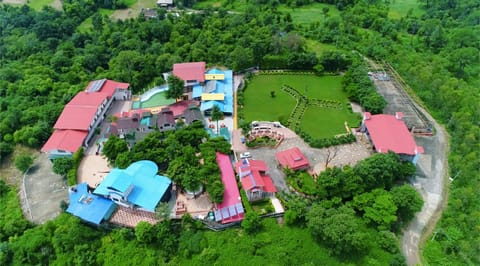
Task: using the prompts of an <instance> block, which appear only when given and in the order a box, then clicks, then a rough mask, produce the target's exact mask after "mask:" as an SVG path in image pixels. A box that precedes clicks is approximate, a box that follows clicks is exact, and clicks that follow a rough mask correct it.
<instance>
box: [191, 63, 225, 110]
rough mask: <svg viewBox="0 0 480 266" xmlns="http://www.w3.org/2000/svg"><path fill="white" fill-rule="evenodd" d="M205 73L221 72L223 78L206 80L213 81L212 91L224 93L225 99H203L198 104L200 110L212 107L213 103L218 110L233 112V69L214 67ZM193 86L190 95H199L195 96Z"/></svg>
mask: <svg viewBox="0 0 480 266" xmlns="http://www.w3.org/2000/svg"><path fill="white" fill-rule="evenodd" d="M207 74H223V75H224V77H225V78H224V79H223V80H216V81H207V83H208V82H215V90H214V91H212V93H223V94H224V95H225V99H224V100H223V101H204V102H202V105H201V106H200V110H202V111H206V110H210V109H212V108H213V105H216V106H218V108H220V111H222V112H224V113H233V71H232V70H219V69H216V68H213V69H210V70H209V71H207ZM195 95H196V93H195V87H194V88H193V92H192V97H200V96H201V93H200V95H199V96H195Z"/></svg>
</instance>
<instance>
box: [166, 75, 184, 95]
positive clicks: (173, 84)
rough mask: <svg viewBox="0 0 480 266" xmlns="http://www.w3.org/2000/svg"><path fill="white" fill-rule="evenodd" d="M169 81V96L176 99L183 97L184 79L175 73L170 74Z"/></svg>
mask: <svg viewBox="0 0 480 266" xmlns="http://www.w3.org/2000/svg"><path fill="white" fill-rule="evenodd" d="M167 83H168V91H167V98H170V99H175V100H176V99H178V98H181V97H182V95H183V92H184V81H183V80H181V79H180V78H179V77H177V76H175V75H170V76H168V79H167Z"/></svg>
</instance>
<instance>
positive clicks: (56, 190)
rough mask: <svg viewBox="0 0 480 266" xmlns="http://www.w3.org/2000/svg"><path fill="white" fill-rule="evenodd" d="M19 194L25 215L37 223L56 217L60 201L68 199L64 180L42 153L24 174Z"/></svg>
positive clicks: (58, 212)
mask: <svg viewBox="0 0 480 266" xmlns="http://www.w3.org/2000/svg"><path fill="white" fill-rule="evenodd" d="M21 194H22V196H23V197H24V198H23V200H22V207H23V211H24V214H25V217H26V218H27V219H29V220H31V221H32V222H34V223H38V224H41V223H44V222H46V221H48V220H52V219H54V218H55V217H57V216H58V215H59V214H60V213H61V211H62V210H61V209H60V202H61V201H62V200H63V201H67V200H68V191H67V185H66V183H65V180H64V179H63V177H61V176H60V175H57V174H55V173H53V170H52V163H51V162H50V160H49V159H48V156H47V155H46V154H43V153H42V154H40V155H39V156H38V157H37V158H36V159H35V162H34V164H33V166H32V167H31V168H30V170H29V171H28V173H27V174H26V175H25V185H24V186H22V193H21Z"/></svg>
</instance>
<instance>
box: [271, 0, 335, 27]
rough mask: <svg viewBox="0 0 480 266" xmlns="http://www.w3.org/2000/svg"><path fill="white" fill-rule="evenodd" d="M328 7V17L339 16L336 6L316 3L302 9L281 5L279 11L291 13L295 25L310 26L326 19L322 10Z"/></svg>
mask: <svg viewBox="0 0 480 266" xmlns="http://www.w3.org/2000/svg"><path fill="white" fill-rule="evenodd" d="M324 7H328V8H329V11H328V13H327V17H334V16H339V15H340V12H339V11H338V9H337V8H336V7H335V6H334V5H329V4H321V3H314V4H311V5H306V6H302V7H295V8H290V7H287V6H286V5H281V6H280V7H279V8H278V10H279V11H281V12H285V13H286V12H290V15H291V16H292V20H293V23H295V24H310V23H312V22H321V21H323V20H324V19H325V16H324V15H323V12H322V9H323V8H324Z"/></svg>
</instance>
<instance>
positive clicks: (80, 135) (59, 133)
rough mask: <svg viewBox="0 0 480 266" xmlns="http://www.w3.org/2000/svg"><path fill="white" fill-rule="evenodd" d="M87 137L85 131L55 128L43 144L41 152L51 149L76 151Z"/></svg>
mask: <svg viewBox="0 0 480 266" xmlns="http://www.w3.org/2000/svg"><path fill="white" fill-rule="evenodd" d="M86 137H87V132H86V131H78V130H55V131H54V132H53V134H52V135H51V136H50V138H49V139H48V140H47V142H46V143H45V145H43V147H42V150H41V151H42V152H49V151H51V150H62V151H69V152H72V153H73V152H76V151H77V150H78V148H80V147H81V146H82V145H83V140H84V139H85V138H86Z"/></svg>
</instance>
